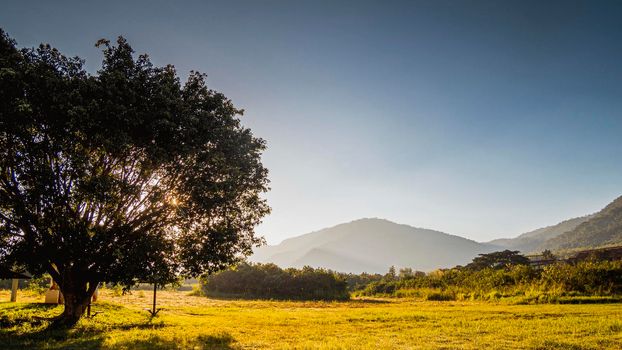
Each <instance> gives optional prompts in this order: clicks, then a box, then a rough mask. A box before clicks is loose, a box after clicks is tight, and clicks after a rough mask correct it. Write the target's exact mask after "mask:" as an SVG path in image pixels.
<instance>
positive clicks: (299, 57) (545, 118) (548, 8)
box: [0, 0, 622, 243]
mask: <svg viewBox="0 0 622 350" xmlns="http://www.w3.org/2000/svg"><path fill="white" fill-rule="evenodd" d="M2 8H3V9H2V11H0V26H1V27H2V28H4V29H5V30H6V31H7V32H8V33H9V34H10V35H11V36H12V37H14V38H15V39H16V40H17V41H18V43H19V44H20V45H21V46H34V45H37V44H38V43H40V42H48V43H50V44H52V45H53V46H55V47H57V48H59V49H60V50H61V51H63V52H64V53H65V54H68V55H78V56H81V57H83V58H85V59H86V60H87V68H88V69H89V70H91V71H95V70H96V69H97V67H98V65H99V63H100V62H101V56H100V52H99V51H98V50H97V49H96V48H95V47H94V45H93V44H94V43H95V41H97V40H98V39H100V38H115V37H116V36H118V35H123V36H125V37H126V38H127V39H128V40H129V41H130V43H131V44H132V46H133V47H134V48H135V49H136V51H137V52H138V53H144V52H146V53H148V54H149V55H150V56H151V58H152V60H153V62H154V63H156V64H159V65H164V64H167V63H171V64H174V65H175V66H176V67H177V69H178V72H179V73H180V75H182V76H185V75H187V73H188V71H189V70H191V69H194V70H198V71H202V72H205V73H207V74H208V83H209V85H210V86H211V87H212V88H214V89H216V90H219V91H221V92H223V93H224V94H225V95H227V96H228V97H230V98H231V99H232V100H233V101H234V103H235V104H236V105H237V106H239V107H241V108H244V109H245V110H246V114H245V116H244V117H243V120H244V123H245V125H247V126H249V127H250V128H252V130H253V131H254V133H255V134H256V135H258V136H260V137H262V138H264V139H266V140H267V141H268V147H269V148H268V150H267V151H266V152H265V154H264V164H265V165H266V166H267V167H268V168H269V170H270V178H271V181H272V185H271V186H272V191H271V192H270V193H269V194H268V195H267V198H268V200H269V203H270V205H271V206H272V208H273V213H272V215H271V216H270V217H268V218H266V220H265V222H264V224H262V225H261V226H260V227H259V228H258V232H259V233H260V234H262V235H264V236H265V237H266V239H267V240H268V242H270V243H278V242H279V241H281V240H282V239H284V238H287V237H291V236H294V235H298V234H302V233H306V232H309V231H312V230H316V229H320V228H323V227H327V226H332V225H334V224H338V223H341V222H345V221H351V220H354V219H358V218H361V217H382V218H387V219H389V220H393V221H396V222H400V223H406V224H410V225H413V226H418V227H426V228H433V229H437V230H441V231H445V232H448V233H453V234H458V235H462V236H465V237H468V238H472V239H475V240H478V241H484V240H489V239H493V238H497V237H501V236H513V235H516V234H518V233H521V232H524V231H527V230H531V229H535V228H538V227H541V226H545V225H550V224H555V223H557V222H559V221H561V220H564V219H568V218H571V217H575V216H581V215H584V214H588V213H592V212H595V211H597V210H599V209H600V208H602V207H603V206H605V205H606V204H607V203H609V202H610V201H611V200H613V199H614V198H616V197H617V196H619V195H622V186H621V185H622V162H621V161H620V160H621V159H622V137H621V136H622V84H621V83H620V82H622V64H620V62H622V20H620V19H621V18H622V2H615V1H612V2H606V1H580V2H574V1H548V2H545V1H472V0H469V1H466V0H465V1H404V2H401V1H358V0H357V1H354V0H352V1H338V0H335V1H302V0H301V1H254V0H250V1H183V2H182V1H180V2H165V1H143V2H139V1H132V2H130V1H127V2H121V1H106V2H98V3H89V2H86V1H55V2H51V1H30V2H25V1H13V0H3V5H2Z"/></svg>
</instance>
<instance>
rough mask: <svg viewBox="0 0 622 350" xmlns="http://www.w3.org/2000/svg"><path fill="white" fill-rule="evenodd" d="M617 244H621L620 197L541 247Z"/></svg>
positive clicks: (621, 209) (564, 247)
mask: <svg viewBox="0 0 622 350" xmlns="http://www.w3.org/2000/svg"><path fill="white" fill-rule="evenodd" d="M619 244H622V197H618V198H617V199H616V200H614V201H613V202H611V203H610V204H609V205H607V206H606V207H605V208H604V209H603V210H601V211H599V212H598V213H596V214H594V215H593V216H591V217H590V218H589V220H587V221H585V222H583V223H581V224H580V225H578V226H577V227H576V228H574V229H573V230H571V231H569V232H566V233H564V234H562V235H559V236H557V237H555V238H552V239H550V240H548V241H546V242H544V243H543V244H542V246H541V247H542V248H544V249H550V250H569V249H575V248H595V247H602V246H609V245H619Z"/></svg>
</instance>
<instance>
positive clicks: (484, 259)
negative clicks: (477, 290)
mask: <svg viewBox="0 0 622 350" xmlns="http://www.w3.org/2000/svg"><path fill="white" fill-rule="evenodd" d="M528 264H529V259H528V258H527V257H525V256H524V255H521V254H519V251H517V250H507V249H506V250H504V251H500V252H493V253H488V254H479V256H478V257H476V258H474V259H473V261H472V262H471V263H469V264H467V265H466V266H465V268H467V269H469V270H483V269H486V268H492V269H502V268H505V267H507V266H510V265H528Z"/></svg>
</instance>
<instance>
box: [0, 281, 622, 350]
mask: <svg viewBox="0 0 622 350" xmlns="http://www.w3.org/2000/svg"><path fill="white" fill-rule="evenodd" d="M18 297H19V302H18V303H8V302H5V301H8V299H9V294H8V292H6V291H2V292H0V326H1V327H2V328H1V329H0V348H2V349H10V348H15V349H25V348H44V349H622V304H589V305H504V304H494V303H479V302H430V301H413V300H400V299H391V300H353V301H350V302H288V301H222V300H213V299H208V298H204V297H198V296H190V295H188V294H187V293H186V292H170V291H166V292H158V306H159V307H162V308H164V310H163V311H161V312H160V314H159V316H158V317H156V318H154V319H150V318H149V317H148V313H147V312H146V311H144V308H148V307H149V306H150V302H151V292H149V291H134V292H132V294H131V295H125V296H115V295H114V293H112V292H111V291H103V292H102V294H101V296H100V300H101V301H100V302H98V303H97V304H95V305H94V306H93V311H103V312H104V313H103V314H99V315H97V316H95V317H94V318H93V319H83V320H82V321H80V323H79V324H78V326H77V327H76V328H75V329H74V330H71V331H69V332H60V331H49V330H45V327H46V326H47V321H45V320H41V319H39V318H38V317H50V316H53V315H55V314H58V313H60V312H61V310H62V307H45V306H41V305H39V304H36V303H39V302H40V301H41V300H42V299H43V298H42V297H40V296H35V295H27V294H25V293H20V295H19V296H18Z"/></svg>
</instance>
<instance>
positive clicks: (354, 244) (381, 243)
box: [250, 219, 498, 273]
mask: <svg viewBox="0 0 622 350" xmlns="http://www.w3.org/2000/svg"><path fill="white" fill-rule="evenodd" d="M495 248H498V247H495V246H492V245H489V244H482V243H478V242H475V241H472V240H469V239H466V238H462V237H458V236H453V235H449V234H446V233H443V232H438V231H433V230H427V229H421V228H415V227H411V226H407V225H400V224H396V223H393V222H390V221H387V220H382V219H360V220H356V221H353V222H350V223H346V224H341V225H337V226H334V227H331V228H327V229H323V230H320V231H316V232H312V233H308V234H305V235H302V236H298V237H294V238H290V239H287V240H285V241H283V242H282V243H281V244H279V245H276V246H268V247H262V248H259V249H257V250H256V251H255V254H254V255H253V256H252V257H251V258H250V260H251V261H255V262H273V263H275V264H277V265H279V266H283V267H288V266H293V267H300V266H304V265H309V266H313V267H324V268H330V269H333V270H336V271H342V272H357V273H358V272H364V271H365V272H375V273H384V272H386V271H387V270H388V268H389V267H390V266H392V265H395V266H398V267H412V268H413V269H417V270H423V271H430V270H434V269H437V268H443V267H453V266H455V265H461V264H466V263H468V262H469V261H471V259H472V258H473V257H475V256H477V254H479V253H485V252H490V251H493V250H495Z"/></svg>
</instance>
